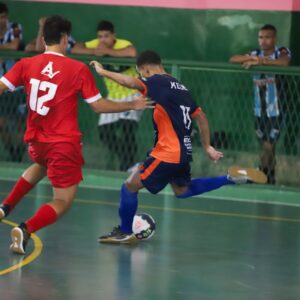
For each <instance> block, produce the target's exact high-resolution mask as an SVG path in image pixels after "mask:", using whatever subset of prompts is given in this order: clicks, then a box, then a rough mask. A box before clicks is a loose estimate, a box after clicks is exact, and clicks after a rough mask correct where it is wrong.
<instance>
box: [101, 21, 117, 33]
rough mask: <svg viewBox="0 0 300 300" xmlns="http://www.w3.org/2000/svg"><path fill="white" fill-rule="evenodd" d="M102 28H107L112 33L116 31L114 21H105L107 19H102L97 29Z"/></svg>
mask: <svg viewBox="0 0 300 300" xmlns="http://www.w3.org/2000/svg"><path fill="white" fill-rule="evenodd" d="M100 30H106V31H110V32H111V33H114V32H115V28H114V24H113V23H112V22H109V21H105V20H103V21H100V22H99V23H98V26H97V31H100Z"/></svg>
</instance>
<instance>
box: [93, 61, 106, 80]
mask: <svg viewBox="0 0 300 300" xmlns="http://www.w3.org/2000/svg"><path fill="white" fill-rule="evenodd" d="M90 66H92V67H94V68H95V70H96V72H97V73H98V74H99V75H101V76H102V74H103V71H104V68H103V66H102V65H101V64H100V63H99V62H98V61H96V60H92V61H91V62H90Z"/></svg>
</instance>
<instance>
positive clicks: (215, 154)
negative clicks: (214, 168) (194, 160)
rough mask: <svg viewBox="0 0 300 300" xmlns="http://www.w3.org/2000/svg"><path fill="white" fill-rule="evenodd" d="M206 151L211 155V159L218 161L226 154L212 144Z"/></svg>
mask: <svg viewBox="0 0 300 300" xmlns="http://www.w3.org/2000/svg"><path fill="white" fill-rule="evenodd" d="M205 151H206V153H207V155H208V157H209V158H210V159H211V160H213V161H215V162H217V161H218V160H219V159H220V158H222V157H223V156H224V155H223V153H222V152H220V151H217V150H216V149H215V148H214V147H212V146H208V147H207V148H206V149H205Z"/></svg>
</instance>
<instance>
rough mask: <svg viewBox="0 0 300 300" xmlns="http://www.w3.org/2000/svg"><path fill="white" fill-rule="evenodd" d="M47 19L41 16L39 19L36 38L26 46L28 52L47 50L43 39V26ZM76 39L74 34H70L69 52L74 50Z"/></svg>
mask: <svg viewBox="0 0 300 300" xmlns="http://www.w3.org/2000/svg"><path fill="white" fill-rule="evenodd" d="M45 21H46V17H41V18H40V19H39V29H38V33H37V36H36V38H35V39H33V40H32V41H31V42H29V43H28V44H27V45H26V47H25V51H27V52H44V51H45V43H44V41H43V28H44V24H45ZM75 43H76V42H75V40H74V39H73V37H72V36H68V48H67V53H69V54H70V53H71V52H72V48H73V47H74V45H75Z"/></svg>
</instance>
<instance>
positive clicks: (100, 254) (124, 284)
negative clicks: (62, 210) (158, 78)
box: [0, 169, 300, 300]
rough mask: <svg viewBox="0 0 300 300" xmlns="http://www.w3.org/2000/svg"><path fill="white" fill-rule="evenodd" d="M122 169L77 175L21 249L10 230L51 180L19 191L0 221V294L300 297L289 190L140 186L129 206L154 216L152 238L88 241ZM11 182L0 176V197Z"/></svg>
mask: <svg viewBox="0 0 300 300" xmlns="http://www.w3.org/2000/svg"><path fill="white" fill-rule="evenodd" d="M9 172H10V170H9V169H7V170H6V175H7V176H6V177H9ZM0 175H1V174H0ZM123 176H124V175H116V176H113V175H112V174H103V178H102V179H101V176H100V177H99V178H100V179H99V178H98V179H97V176H94V178H93V179H92V180H91V181H89V182H86V183H84V184H83V185H82V187H81V188H80V190H79V192H78V196H77V198H76V201H75V203H74V205H73V207H72V209H71V210H70V212H69V213H68V214H66V215H65V216H64V217H63V218H62V219H61V220H60V221H59V222H58V223H56V224H55V225H53V226H50V227H48V228H45V229H43V230H41V231H39V232H38V233H37V234H36V235H34V236H33V239H32V240H30V244H29V246H28V253H27V255H26V256H25V257H22V256H18V255H15V254H11V253H10V252H9V250H8V247H9V244H10V237H9V233H10V230H11V228H12V226H13V224H14V222H17V223H19V222H20V221H23V220H25V219H26V218H28V217H29V216H31V215H32V213H33V212H34V211H35V210H36V208H37V207H39V205H40V204H41V203H44V202H46V201H48V200H49V199H50V198H51V188H50V186H49V184H48V183H47V182H43V183H41V184H40V185H39V186H37V188H36V189H35V190H34V191H32V192H31V193H30V194H29V195H28V196H27V197H26V198H25V199H23V201H22V203H21V204H20V205H19V206H18V207H17V208H16V210H15V211H14V212H13V213H12V214H11V215H10V216H9V218H8V219H7V220H5V221H4V222H2V223H1V224H0V235H1V242H0V251H1V252H0V291H1V294H0V299H1V300H2V299H3V300H15V299H16V300H17V299H18V300H19V299H21V300H27V299H28V300H29V299H30V300H34V299H42V300H55V299H65V300H69V299H72V300H77V299H78V300H82V299H92V300H93V299H104V300H115V299H118V300H127V299H128V300H129V299H133V300H135V299H139V300H141V299H145V300H152V299H184V300H190V299H191V300H194V299H195V300H196V299H199V300H206V299H210V300H219V299H222V300H223V299H224V300H244V299H247V300H248V299H249V300H254V299H255V300H260V299H261V300H269V299H270V300H271V299H272V300H276V299H278V300H285V299H288V300H292V299H300V285H299V282H300V264H299V261H300V216H299V215H300V202H299V201H300V200H299V199H300V197H299V196H300V192H299V190H297V189H279V188H274V189H270V188H268V187H257V186H255V185H249V186H234V187H231V186H230V187H226V188H223V189H220V190H218V191H215V192H211V193H208V194H206V195H203V196H199V197H194V198H191V199H185V200H179V199H176V198H174V197H173V196H172V195H171V193H170V191H169V190H165V191H164V193H163V194H161V195H158V196H152V195H150V194H148V193H147V192H142V193H141V194H140V206H139V211H140V212H147V213H149V214H151V215H152V216H153V217H154V219H155V220H156V223H157V231H156V233H155V235H154V236H153V238H152V239H151V240H149V241H145V242H140V243H139V244H138V245H136V246H124V245H121V246H116V245H102V244H98V243H97V237H98V236H99V235H100V234H103V233H106V232H107V231H110V229H111V228H112V226H114V225H116V224H117V222H118V217H117V208H118V197H119V196H118V188H117V186H118V184H119V183H120V182H121V181H122V179H123V178H122V177H123ZM90 177H91V178H92V177H93V174H90ZM101 180H104V181H105V180H106V182H109V184H107V185H104V184H103V182H101ZM97 182H98V183H99V182H100V184H97ZM12 185H13V181H12V180H10V179H9V178H8V179H7V178H6V179H2V180H0V198H1V199H2V198H3V197H5V195H6V194H7V193H8V191H9V190H10V188H11V187H12ZM101 186H102V187H101ZM103 186H109V189H106V188H103Z"/></svg>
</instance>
